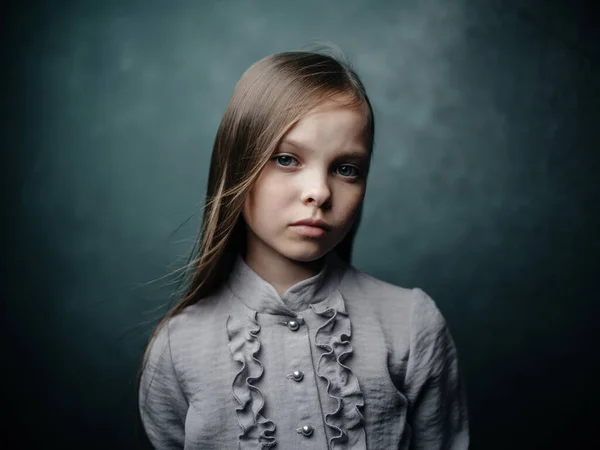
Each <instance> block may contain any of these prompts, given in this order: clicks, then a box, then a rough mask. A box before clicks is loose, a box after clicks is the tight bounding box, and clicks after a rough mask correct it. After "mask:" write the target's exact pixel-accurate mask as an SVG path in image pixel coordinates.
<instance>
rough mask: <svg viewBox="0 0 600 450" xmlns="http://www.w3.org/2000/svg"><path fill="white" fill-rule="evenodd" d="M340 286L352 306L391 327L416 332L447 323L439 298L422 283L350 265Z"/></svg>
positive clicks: (439, 326) (437, 327)
mask: <svg viewBox="0 0 600 450" xmlns="http://www.w3.org/2000/svg"><path fill="white" fill-rule="evenodd" d="M340 290H341V292H342V295H343V296H344V298H345V300H346V301H347V302H348V303H350V305H349V306H350V307H352V308H353V309H355V310H359V311H361V312H362V313H364V314H369V315H372V314H375V315H377V316H378V317H379V319H380V320H381V321H382V323H384V324H388V325H389V326H390V327H396V328H404V329H406V330H409V329H410V330H411V331H412V332H415V331H419V330H425V329H429V330H431V329H434V330H435V329H439V328H441V327H443V326H444V318H443V316H442V314H441V312H440V310H439V308H438V305H437V303H436V301H435V300H433V298H432V297H431V296H430V295H429V294H428V293H427V292H426V291H425V290H424V289H422V288H420V287H405V286H399V285H396V284H393V283H390V282H387V281H384V280H381V279H379V278H376V277H374V276H372V275H370V274H368V273H366V272H361V271H359V270H357V269H355V268H354V267H352V266H350V267H349V268H348V271H347V273H346V275H345V276H344V279H343V282H342V284H341V287H340Z"/></svg>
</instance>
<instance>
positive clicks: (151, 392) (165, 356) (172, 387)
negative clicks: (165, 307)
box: [139, 323, 188, 450]
mask: <svg viewBox="0 0 600 450" xmlns="http://www.w3.org/2000/svg"><path fill="white" fill-rule="evenodd" d="M169 334H170V333H169V324H168V323H166V324H165V325H164V326H163V327H162V328H161V329H160V331H159V332H158V333H157V335H156V337H155V339H154V341H153V342H152V343H151V345H150V347H149V349H148V351H147V353H146V358H145V364H144V366H143V371H142V375H141V378H140V388H139V412H140V419H141V422H142V425H143V427H144V431H145V432H146V435H147V436H148V439H149V440H150V443H151V444H152V446H153V447H154V448H155V449H156V450H170V449H172V450H175V449H183V448H184V441H185V417H186V414H187V410H188V403H187V400H186V399H185V396H184V394H183V391H182V390H181V387H180V384H179V380H178V378H177V375H176V373H175V369H174V367H173V359H172V354H171V344H170V337H169Z"/></svg>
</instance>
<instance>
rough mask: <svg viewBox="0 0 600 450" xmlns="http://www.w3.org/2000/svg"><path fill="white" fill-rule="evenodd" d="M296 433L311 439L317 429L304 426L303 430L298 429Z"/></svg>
mask: <svg viewBox="0 0 600 450" xmlns="http://www.w3.org/2000/svg"><path fill="white" fill-rule="evenodd" d="M296 431H297V432H298V433H300V434H301V435H302V436H304V437H309V436H311V435H312V434H313V431H315V429H314V428H313V427H311V426H310V425H304V426H303V427H302V428H298V429H297V430H296Z"/></svg>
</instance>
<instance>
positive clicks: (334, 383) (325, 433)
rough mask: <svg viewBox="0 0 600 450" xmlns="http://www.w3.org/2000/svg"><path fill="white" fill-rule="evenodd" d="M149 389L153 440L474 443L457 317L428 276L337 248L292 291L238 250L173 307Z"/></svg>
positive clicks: (295, 444)
mask: <svg viewBox="0 0 600 450" xmlns="http://www.w3.org/2000/svg"><path fill="white" fill-rule="evenodd" d="M146 363H147V364H146V366H145V369H144V371H143V373H142V378H141V385H140V391H139V408H140V415H141V418H142V423H143V425H144V428H145V431H146V433H147V435H148V437H149V439H150V441H151V442H152V444H153V445H154V447H155V448H156V449H186V450H196V449H203V450H207V449H218V450H223V449H235V448H237V449H270V448H272V447H275V448H279V449H285V450H297V449H307V450H308V449H314V450H317V449H318V450H323V449H356V450H358V449H361V450H363V449H367V448H368V449H378V450H383V449H385V450H387V449H428V450H434V449H466V448H468V446H469V421H468V413H467V404H466V395H465V387H464V383H463V382H462V381H461V378H460V375H459V369H458V359H457V352H456V348H455V345H454V342H453V340H452V337H451V334H450V332H449V329H448V327H447V325H446V323H445V321H444V318H443V316H442V314H441V313H440V311H439V309H438V308H437V306H436V304H435V302H434V301H433V300H432V299H431V298H430V297H429V296H428V295H427V294H426V293H425V292H424V291H423V290H421V289H419V288H414V289H405V288H402V287H398V286H395V285H392V284H389V283H386V282H384V281H381V280H377V279H376V278H373V277H372V276H370V275H368V274H366V273H363V272H359V271H357V270H356V269H355V268H354V267H353V266H352V265H350V264H347V263H346V262H344V261H343V260H342V259H341V258H339V256H337V254H336V253H335V252H333V251H332V252H330V253H329V254H328V255H327V257H326V264H325V265H324V267H323V269H322V270H321V272H319V273H318V274H317V275H315V276H314V277H312V278H309V279H306V280H303V281H300V282H298V283H297V284H295V285H293V286H292V287H290V288H289V289H288V290H287V291H286V292H285V294H284V295H283V296H280V295H279V294H278V293H277V291H276V290H275V288H274V287H273V286H272V285H271V284H270V283H268V282H267V281H265V280H264V279H263V278H261V277H260V276H259V275H258V274H256V272H254V271H253V270H252V269H251V268H250V267H249V266H248V265H247V264H246V263H245V261H244V260H243V258H242V257H241V256H240V255H238V256H237V258H236V262H235V265H234V267H233V270H232V273H231V274H230V276H229V280H228V282H227V283H225V284H224V285H223V286H221V288H220V289H219V290H218V291H217V292H216V293H215V294H213V295H211V296H209V297H206V298H203V299H201V300H200V301H199V302H198V303H196V304H194V305H191V306H189V307H187V308H186V309H185V310H184V311H183V312H182V313H181V314H180V315H178V316H175V317H173V318H172V319H170V320H169V322H168V323H167V325H166V326H165V327H163V328H162V329H161V330H160V332H159V333H158V335H157V337H156V339H155V341H154V342H153V344H152V346H151V347H150V350H149V352H148V357H147V360H146Z"/></svg>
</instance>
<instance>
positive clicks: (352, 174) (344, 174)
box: [339, 164, 358, 177]
mask: <svg viewBox="0 0 600 450" xmlns="http://www.w3.org/2000/svg"><path fill="white" fill-rule="evenodd" d="M344 168H345V169H346V170H344V172H345V173H342V171H340V172H339V173H340V175H342V176H343V177H355V176H357V175H358V168H357V167H355V166H350V165H348V164H344V165H343V166H340V169H344ZM347 169H350V173H348V170H347ZM352 171H354V172H352Z"/></svg>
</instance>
